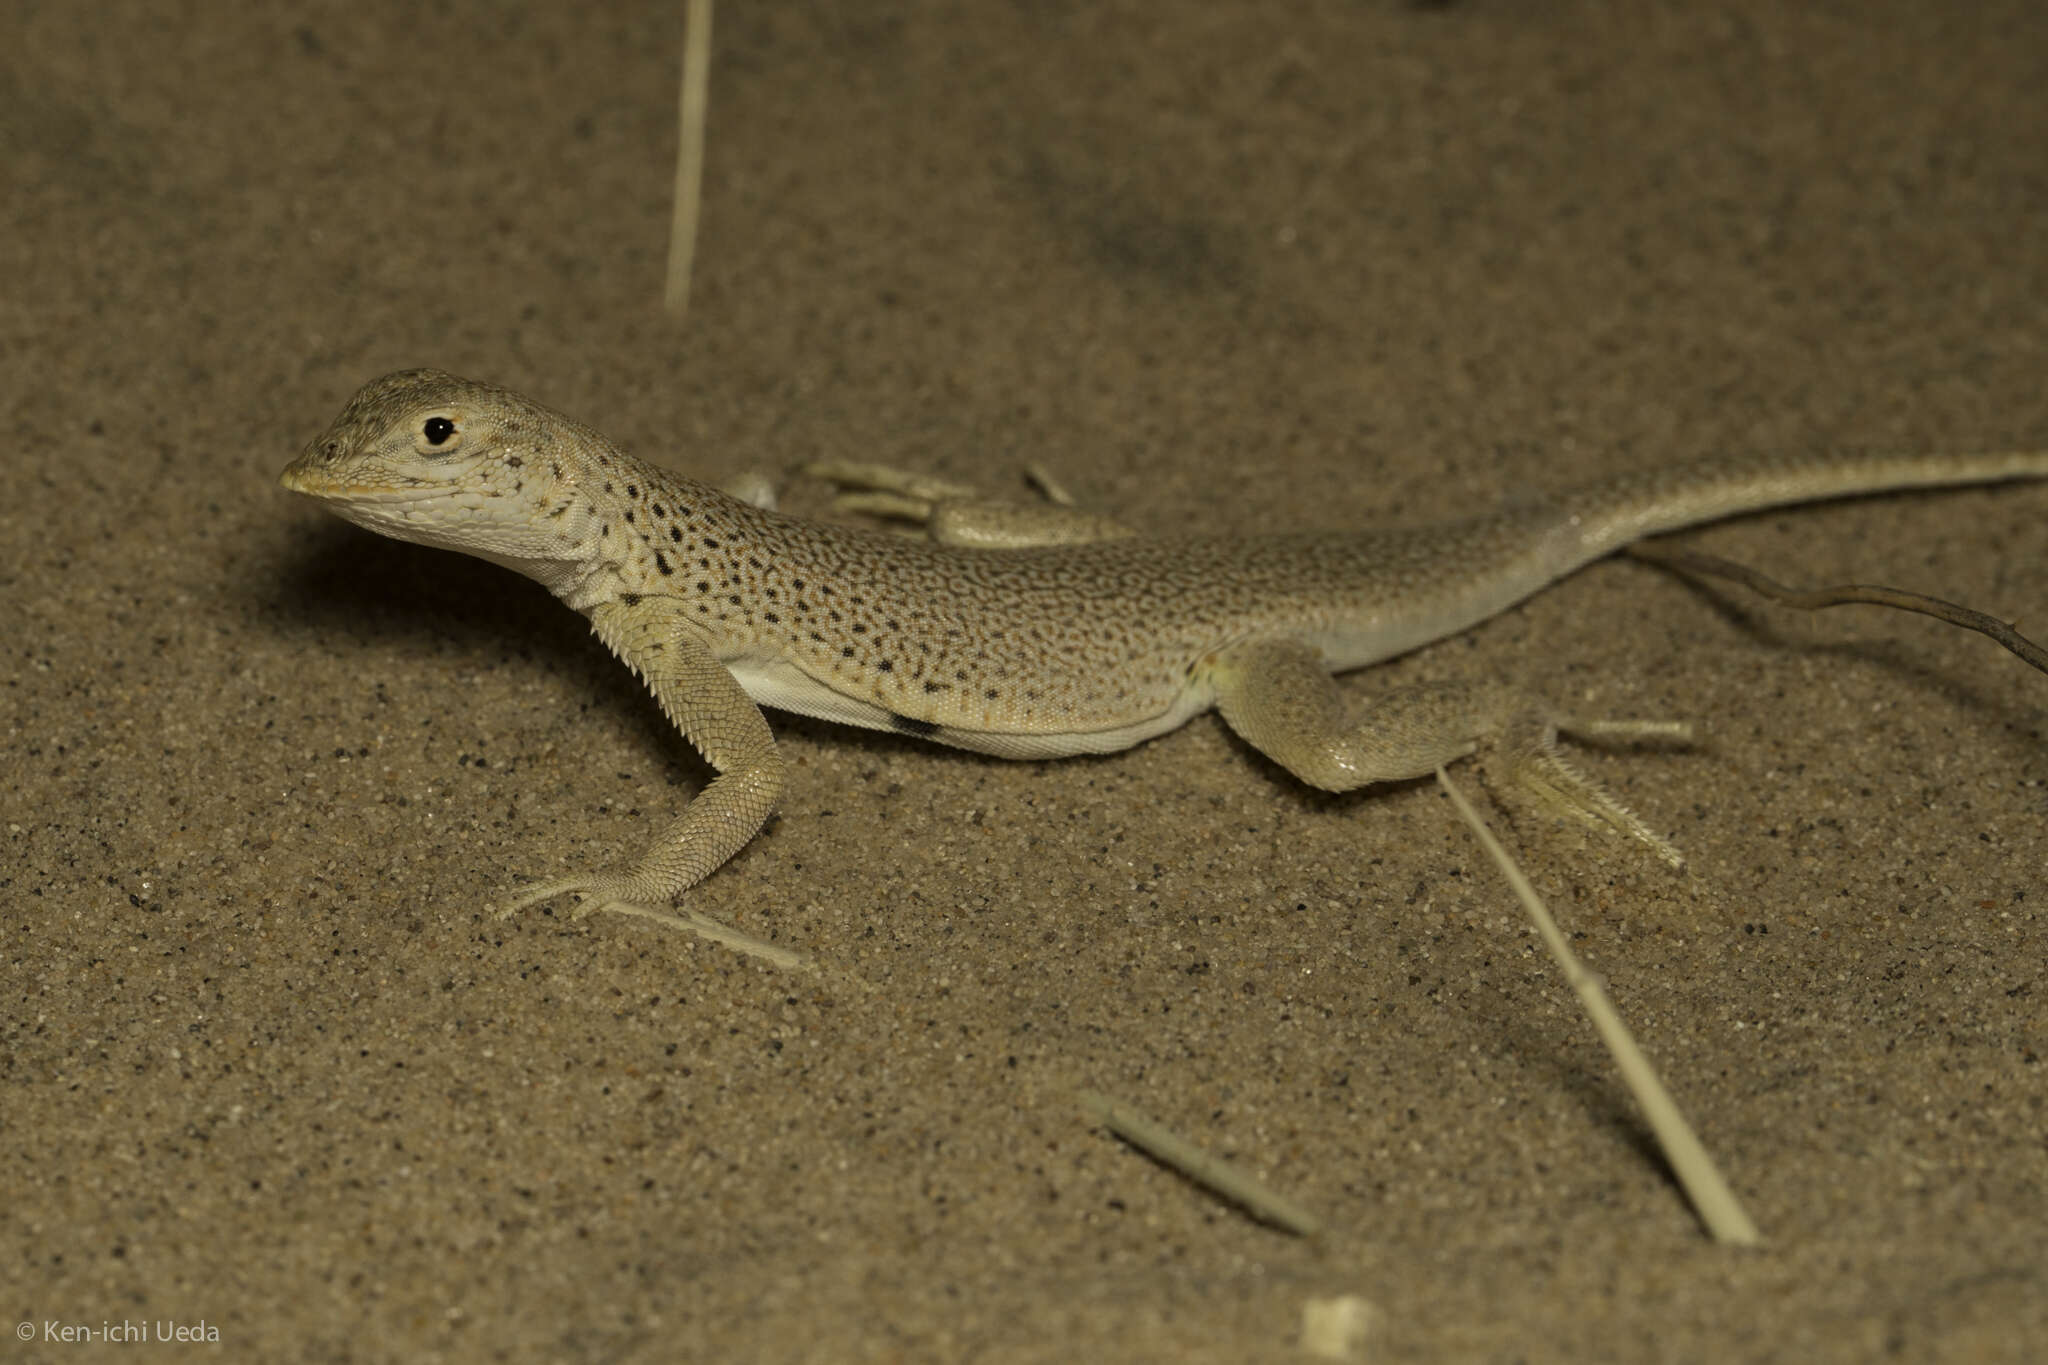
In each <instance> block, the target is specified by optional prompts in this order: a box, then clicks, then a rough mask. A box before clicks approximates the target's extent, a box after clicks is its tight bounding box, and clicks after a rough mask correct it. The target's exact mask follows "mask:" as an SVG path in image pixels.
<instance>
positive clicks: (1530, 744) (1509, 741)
mask: <svg viewBox="0 0 2048 1365" xmlns="http://www.w3.org/2000/svg"><path fill="white" fill-rule="evenodd" d="M1207 674H1208V681H1209V684H1210V685H1211V686H1212V687H1214V688H1215V690H1216V709H1217V710H1218V711H1219V712H1221V713H1222V715H1223V720H1224V722H1225V723H1226V724H1227V725H1229V726H1230V728H1231V729H1233V730H1235V731H1236V732H1237V733H1238V734H1239V735H1240V736H1242V737H1243V739H1244V741H1245V742H1246V743H1247V744H1250V745H1251V746H1252V747H1253V748H1254V749H1257V750H1258V751H1259V752H1260V753H1262V754H1264V755H1266V757H1268V758H1270V759H1272V760H1273V761H1274V762H1276V763H1278V764H1279V765H1280V766H1281V767H1283V768H1285V769H1287V771H1289V772H1291V773H1293V774H1294V775H1295V776H1296V777H1298V778H1300V779H1301V780H1302V781H1303V782H1306V783H1308V784H1309V785H1310V786H1312V787H1320V788H1322V789H1323V790H1324V791H1351V790H1353V789H1354V788H1357V787H1363V786H1366V785H1368V784H1370V783H1373V782H1398V781H1401V780H1403V779H1405V778H1415V777H1427V776H1428V775H1429V774H1430V773H1432V772H1434V771H1436V769H1437V768H1439V767H1441V766H1443V765H1444V764H1446V763H1450V762H1452V761H1453V760H1455V759H1460V758H1463V757H1465V756H1466V755H1468V754H1470V753H1472V751H1473V750H1475V749H1476V748H1478V747H1479V745H1480V743H1481V742H1482V741H1487V740H1499V741H1502V742H1503V747H1504V748H1505V749H1506V750H1507V752H1508V755H1509V758H1510V760H1511V766H1512V770H1513V773H1514V777H1515V781H1516V783H1517V785H1519V786H1521V787H1522V788H1523V789H1524V790H1525V791H1527V792H1529V793H1530V794H1531V795H1532V796H1535V797H1537V798H1538V799H1539V800H1541V801H1542V802H1543V803H1544V804H1546V805H1549V806H1552V807H1554V808H1557V809H1559V810H1561V811H1562V812H1563V813H1564V814H1567V815H1570V816H1572V817H1573V818H1575V819H1577V820H1581V821H1583V822H1585V823H1587V824H1591V825H1596V826H1599V827H1601V828H1604V829H1607V830H1609V831H1611V832H1614V833H1618V834H1623V835H1626V836H1628V837H1629V838H1632V839H1635V840H1637V841H1639V842H1641V843H1643V844H1645V845H1647V846H1648V847H1649V848H1650V849H1651V851H1653V852H1654V853H1656V855H1657V856H1658V857H1659V858H1661V859H1663V860H1664V861H1665V862H1667V863H1669V864H1671V865H1672V866H1673V867H1677V866H1680V865H1682V864H1683V862H1684V859H1683V858H1682V857H1681V856H1680V854H1679V852H1678V850H1677V849H1676V848H1674V847H1673V846H1672V845H1671V843H1670V841H1669V840H1667V839H1665V838H1663V837H1662V836H1661V835H1659V834H1658V833H1657V832H1656V831H1654V830H1652V829H1651V828H1650V827H1649V826H1648V825H1647V824H1645V823H1644V822H1643V820H1642V818H1641V817H1639V816H1638V815H1636V813H1635V812H1634V811H1632V810H1630V809H1629V808H1628V807H1627V806H1625V805H1623V804H1622V802H1621V800H1620V798H1618V797H1616V796H1615V795H1614V794H1613V793H1611V792H1609V791H1608V790H1607V789H1606V788H1605V787H1603V786H1601V785H1600V784H1599V783H1598V782H1596V781H1594V780H1593V778H1592V777H1590V776H1588V775H1587V774H1585V773H1583V772H1581V771H1580V770H1579V769H1578V768H1577V767H1576V766H1574V765H1573V764H1572V763H1571V762H1570V760H1568V759H1567V758H1566V757H1565V756H1564V754H1563V753H1562V752H1561V751H1560V749H1559V748H1558V743H1557V736H1558V733H1559V732H1560V731H1563V732H1565V733H1568V734H1574V735H1578V736H1580V737H1582V738H1588V739H1623V740H1653V741H1660V742H1666V743H1685V742H1688V741H1689V740H1690V739H1691V737H1692V732H1691V730H1690V728H1689V727H1687V726H1686V725H1684V724H1683V723H1682V722H1676V721H1640V720H1611V721H1608V720H1576V719H1573V718H1569V717H1565V716H1560V715H1558V714H1557V713H1555V712H1553V711H1551V710H1550V709H1549V708H1547V707H1545V706H1543V705H1541V704H1540V703H1537V702H1534V701H1532V700H1530V699H1529V698H1527V697H1523V696H1519V695H1517V694H1516V693H1515V692H1514V691H1512V690H1511V689H1508V688H1505V687H1500V686H1496V685H1491V684H1449V685H1444V686H1438V687H1418V688H1410V689H1407V690H1405V691H1401V692H1396V693H1393V694H1391V695H1389V696H1386V697H1382V698H1380V699H1379V701H1378V702H1377V703H1376V704H1375V705H1374V706H1373V709H1372V712H1371V714H1370V715H1369V716H1367V717H1364V718H1359V717H1355V716H1353V715H1352V714H1351V708H1350V707H1349V705H1348V704H1347V702H1346V698H1345V696H1344V693H1343V691H1342V690H1341V689H1339V688H1338V686H1337V684H1336V682H1335V680H1334V679H1332V678H1331V677H1330V675H1329V672H1328V671H1327V670H1326V669H1325V668H1324V667H1323V663H1322V660H1321V659H1320V657H1318V655H1317V654H1316V652H1315V650H1313V649H1311V648H1309V647H1308V646H1307V645H1305V644H1302V643H1301V642H1299V641H1296V640H1260V641H1253V642H1249V643H1246V644H1242V645H1236V646H1233V647H1231V648H1229V649H1227V650H1222V651H1220V652H1218V654H1217V655H1216V657H1215V658H1214V659H1212V660H1211V661H1210V663H1209V665H1208V669H1207Z"/></svg>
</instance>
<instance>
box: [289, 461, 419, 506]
mask: <svg viewBox="0 0 2048 1365" xmlns="http://www.w3.org/2000/svg"><path fill="white" fill-rule="evenodd" d="M277 481H278V483H280V484H282V485H283V486H284V487H285V488H287V489H289V490H291V491H292V492H294V493H304V494H305V495H306V496H307V497H309V498H327V499H331V500H335V501H345V502H418V501H419V500H420V499H421V498H431V497H434V496H435V495H436V494H437V493H439V492H440V491H441V490H439V489H435V488H393V487H392V486H391V485H390V484H370V483H343V482H341V481H339V480H337V479H330V478H324V477H322V476H321V475H320V474H317V473H315V472H314V471H312V470H310V469H301V468H299V467H298V466H297V465H295V464H294V465H287V466H285V471H284V473H282V474H280V475H278V476H277Z"/></svg>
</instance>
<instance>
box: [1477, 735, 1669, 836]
mask: <svg viewBox="0 0 2048 1365" xmlns="http://www.w3.org/2000/svg"><path fill="white" fill-rule="evenodd" d="M1560 733H1565V734H1570V735H1575V736H1577V737H1579V738H1581V739H1589V740H1594V741H1596V742H1606V741H1620V742H1622V743H1631V744H1641V743H1653V744H1679V745H1683V744H1690V743H1692V727H1691V726H1690V725H1688V724H1686V723H1685V722H1684V721H1659V720H1577V719H1567V718H1563V717H1558V716H1551V715H1545V714H1542V713H1540V712H1534V711H1531V712H1525V713H1523V714H1522V715H1519V716H1517V717H1516V718H1515V719H1514V720H1513V721H1511V722H1510V723H1509V725H1508V727H1507V729H1506V731H1505V733H1504V734H1503V736H1502V748H1503V750H1504V751H1505V752H1506V753H1507V755H1508V756H1509V759H1510V763H1511V770H1512V772H1513V775H1514V781H1515V785H1516V786H1517V787H1519V788H1520V789H1521V790H1522V791H1523V792H1524V793H1526V794H1527V795H1529V796H1530V797H1531V798H1533V799H1534V800H1535V801H1536V802H1537V803H1538V804H1539V805H1542V806H1544V807H1546V808H1548V809H1550V810H1552V811H1555V812H1557V813H1558V814H1561V815H1565V816H1569V817H1570V818H1572V819H1574V820H1577V821H1579V822H1580V823H1582V824H1586V825H1590V826H1593V827H1594V828H1596V829H1603V830H1606V831H1607V832H1608V833H1610V834H1619V835H1621V836H1623V837H1624V838H1628V839H1631V840H1634V841H1635V842H1636V843H1638V844H1641V845H1643V846H1644V847H1646V848H1648V849H1649V850H1650V851H1651V852H1652V853H1654V854H1656V855H1657V857H1658V858H1659V859H1661V860H1662V861H1663V862H1664V863H1666V864H1668V865H1669V866H1670V867H1672V868H1674V869H1677V868H1682V867H1684V866H1685V855H1684V854H1683V853H1680V852H1679V851H1678V847H1677V845H1675V844H1673V843H1672V842H1671V841H1670V840H1669V839H1666V838H1665V837H1664V836H1663V835H1661V834H1659V833H1657V832H1656V831H1655V830H1653V829H1651V828H1650V826H1649V824H1648V823H1647V822H1645V821H1644V819H1643V818H1642V817H1641V816H1640V815H1637V814H1636V813H1635V812H1634V811H1633V810H1630V809H1629V808H1628V806H1627V805H1626V804H1624V803H1623V802H1622V800H1621V798H1620V797H1618V796H1616V795H1615V794H1614V793H1613V792H1611V791H1609V790H1608V789H1607V788H1606V787H1605V786H1604V785H1602V784H1601V783H1600V781H1599V780H1598V779H1596V778H1594V777H1593V776H1592V775H1591V774H1589V773H1587V772H1585V771H1584V770H1583V769H1581V768H1580V767H1579V766H1578V765H1577V764H1575V763H1573V762H1572V761H1571V760H1570V759H1569V758H1567V757H1565V754H1564V751H1563V749H1562V748H1561V747H1560V746H1559V744H1558V735H1559V734H1560Z"/></svg>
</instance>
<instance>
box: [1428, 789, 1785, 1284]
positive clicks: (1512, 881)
mask: <svg viewBox="0 0 2048 1365" xmlns="http://www.w3.org/2000/svg"><path fill="white" fill-rule="evenodd" d="M1436 780H1437V782H1438V783H1439V784H1441V785H1442V787H1443V789H1444V791H1445V793H1446V794H1448V795H1449V796H1450V798H1451V803H1452V804H1453V805H1455V806H1456V807H1457V808H1458V814H1460V815H1462V816H1464V817H1465V823H1466V824H1468V825H1470V826H1472V833H1473V834H1474V835H1475V836H1476V837H1477V838H1478V840H1479V843H1480V846H1481V847H1483V848H1484V849H1485V850H1486V852H1487V856H1489V857H1491V858H1492V859H1493V861H1494V863H1495V865H1497V866H1498V867H1499V868H1500V871H1501V875H1502V876H1503V877H1506V878H1507V881H1508V885H1509V886H1510V887H1512V888H1513V889H1514V893H1515V895H1516V897H1517V898H1519V899H1520V900H1521V902H1522V908H1523V909H1525V910H1527V911H1528V912H1529V918H1530V919H1532V920H1534V921H1535V923H1536V932H1537V934H1539V935H1540V936H1541V937H1542V939H1543V943H1544V946H1545V947H1547V948H1549V949H1550V955H1551V957H1553V958H1555V959H1556V961H1557V965H1558V966H1559V968H1561V969H1562V970H1563V972H1564V975H1565V980H1567V981H1569V982H1570V983H1571V987H1572V990H1573V991H1575V992H1577V994H1578V997H1579V1004H1580V1006H1581V1007H1582V1008H1583V1009H1584V1010H1585V1011H1586V1013H1587V1015H1588V1016H1590V1017H1591V1018H1592V1020H1593V1027H1594V1028H1595V1029H1597V1030H1598V1031H1599V1033H1600V1041H1601V1042H1603V1043H1605V1044H1606V1045H1607V1051H1608V1053H1609V1054H1610V1055H1612V1056H1613V1058H1614V1064H1615V1067H1616V1068H1617V1069H1618V1070H1619V1071H1620V1072H1621V1079H1622V1082H1623V1083H1624V1084H1625V1085H1627V1086H1628V1088H1629V1093H1630V1094H1632V1095H1634V1096H1635V1097H1636V1103H1637V1104H1638V1105H1640V1106H1641V1107H1642V1111H1643V1117H1644V1118H1645V1119H1647V1120H1649V1124H1650V1131H1651V1132H1653V1133H1655V1134H1656V1136H1657V1142H1658V1145H1659V1146H1661V1147H1663V1149H1664V1159H1665V1160H1666V1161H1668V1162H1670V1163H1671V1170H1672V1173H1673V1174H1675V1175H1676V1176H1677V1177H1678V1183H1679V1184H1680V1185H1681V1186H1683V1187H1684V1188H1685V1194H1686V1197H1687V1198H1688V1199H1690V1200H1692V1206H1693V1208H1694V1210H1695V1211H1697V1212H1698V1214H1699V1216H1700V1221H1701V1222H1703V1223H1705V1224H1706V1225H1707V1232H1708V1234H1709V1235H1711V1236H1712V1237H1713V1239H1714V1240H1715V1241H1717V1242H1731V1243H1733V1244H1735V1245H1736V1246H1755V1245H1756V1244H1757V1242H1758V1241H1759V1240H1760V1238H1759V1234H1758V1232H1757V1229H1756V1224H1755V1223H1752V1222H1751V1221H1750V1219H1749V1215H1748V1214H1747V1213H1745V1212H1743V1209H1742V1204H1741V1201H1739V1200H1737V1199H1736V1197H1735V1192H1734V1191H1733V1190H1732V1189H1730V1188H1729V1187H1728V1182H1727V1181H1726V1180H1724V1179H1722V1177H1721V1172H1720V1169H1719V1168H1718V1167H1716V1166H1715V1165H1714V1159H1713V1158H1712V1157H1711V1156H1708V1155H1707V1149H1706V1147H1705V1146H1704V1145H1702V1144H1701V1142H1700V1140H1699V1137H1698V1135H1697V1134H1695V1133H1694V1132H1693V1130H1692V1125H1690V1124H1688V1123H1687V1122H1686V1121H1685V1115H1684V1114H1682V1113H1680V1112H1679V1109H1678V1103H1677V1101H1675V1100H1673V1099H1672V1098H1671V1092H1670V1091H1669V1090H1666V1089H1665V1088H1664V1082H1663V1081H1662V1080H1660V1079H1658V1076H1657V1072H1656V1069H1655V1068H1654V1067H1652V1066H1651V1065H1650V1059H1649V1058H1647V1057H1645V1056H1644V1055H1643V1052H1642V1049H1641V1048H1639V1047H1637V1046H1636V1040H1635V1038H1634V1036H1633V1035H1631V1034H1630V1033H1629V1031H1628V1025H1626V1024H1624V1023H1622V1022H1621V1015H1620V1014H1619V1013H1618V1012H1617V1011H1616V1010H1615V1008H1614V1002H1613V1001H1612V1000H1610V999H1608V998H1607V990H1606V988H1605V987H1604V986H1602V985H1601V984H1600V978H1599V977H1597V976H1595V975H1593V973H1591V972H1589V971H1587V970H1586V969H1585V968H1584V967H1583V966H1581V965H1580V963H1579V960H1578V958H1576V957H1575V956H1573V955H1572V950H1571V948H1570V946H1569V945H1568V944H1566V942H1565V937H1564V934H1563V933H1562V932H1560V931H1559V929H1558V927H1557V921H1556V920H1554V919H1552V918H1551V917H1550V911H1549V910H1548V909H1547V908H1546V907H1545V906H1544V904H1543V899H1542V897H1540V896H1538V895H1537V894H1536V888H1535V887H1533V886H1531V885H1530V884H1529V879H1528V878H1527V877H1525V876H1523V875H1522V869H1521V868H1520V867H1518V866H1517V865H1516V863H1515V860H1514V859H1513V858H1511V857H1510V856H1508V851H1507V850H1506V849H1504V848H1502V847H1501V846H1500V841H1499V840H1498V839H1495V838H1494V837H1493V831H1491V830H1489V829H1488V828H1487V827H1486V822H1485V821H1483V820H1481V819H1480V818H1479V812H1478V811H1476V810H1474V809H1472V803H1471V802H1469V801H1467V800H1466V799H1465V794H1464V793H1463V792H1461V791H1459V790H1458V789H1457V788H1456V787H1455V786H1453V785H1451V779H1450V777H1449V776H1448V775H1447V774H1445V772H1444V770H1443V769H1442V768H1438V769H1437V770H1436Z"/></svg>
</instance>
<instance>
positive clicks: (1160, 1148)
mask: <svg viewBox="0 0 2048 1365" xmlns="http://www.w3.org/2000/svg"><path fill="white" fill-rule="evenodd" d="M1078 1098H1079V1099H1080V1101H1081V1107H1082V1108H1083V1109H1084V1110H1086V1111H1087V1112H1088V1116H1089V1117H1090V1118H1092V1119H1094V1120H1095V1121H1096V1122H1097V1123H1099V1124H1101V1125H1102V1126H1103V1127H1105V1128H1107V1129H1109V1131H1110V1132H1112V1133H1115V1134H1116V1135H1117V1136H1118V1137H1120V1138H1122V1139H1123V1140H1124V1141H1125V1142H1128V1143H1130V1144H1131V1145H1132V1146H1133V1147H1136V1148H1137V1149H1138V1150H1139V1151H1141V1152H1144V1153H1145V1154H1146V1155H1147V1156H1150V1157H1152V1158H1153V1159H1154V1160H1156V1161H1159V1162H1163V1163H1164V1164H1166V1165H1168V1166H1171V1167H1173V1169H1174V1170H1176V1171H1179V1172H1180V1173H1181V1174H1182V1175H1184V1176H1186V1177H1187V1178H1188V1179H1190V1180H1192V1181H1194V1182H1195V1183H1196V1184H1197V1185H1201V1186H1203V1187H1204V1188H1206V1189H1209V1190H1212V1191H1214V1192H1215V1193H1217V1194H1220V1195H1222V1196H1223V1197H1224V1198H1225V1199H1228V1200H1230V1201H1231V1202H1233V1203H1235V1204H1238V1205H1240V1206H1242V1207H1243V1208H1244V1209H1245V1210H1246V1211H1247V1212H1249V1213H1250V1214H1251V1215H1252V1216H1253V1217H1254V1218H1257V1219H1260V1220H1261V1221H1263V1222H1267V1223H1271V1224H1272V1225H1273V1226H1274V1227H1276V1228H1280V1229H1282V1230H1284V1231H1287V1232H1292V1233H1297V1234H1299V1235H1300V1236H1303V1237H1313V1236H1314V1235H1315V1233H1316V1230H1317V1228H1319V1227H1320V1226H1321V1224H1320V1223H1318V1222H1317V1221H1316V1216H1315V1215H1314V1214H1312V1213H1310V1212H1309V1211H1308V1210H1306V1209H1304V1208H1302V1207H1301V1205H1299V1204H1297V1203H1295V1202H1294V1201H1293V1200H1291V1199H1289V1198H1287V1197H1286V1196H1285V1195H1278V1194H1275V1193H1273V1191H1271V1190H1269V1189H1267V1188H1266V1187H1265V1186H1264V1185H1261V1184H1260V1183H1259V1182H1258V1181H1257V1180H1255V1179H1253V1178H1252V1177H1251V1176H1249V1175H1246V1174H1245V1173H1244V1172H1243V1171H1240V1170H1238V1169H1237V1168H1236V1167H1235V1166H1232V1165H1231V1164H1230V1163H1229V1162H1227V1161H1225V1160H1224V1159H1223V1158H1222V1157H1220V1156H1212V1155H1210V1154H1209V1153H1208V1152H1205V1151H1203V1150H1202V1149H1201V1148H1200V1147H1198V1146H1196V1145H1195V1144H1194V1143H1192V1142H1190V1141H1188V1140H1187V1139H1186V1138H1184V1137H1182V1136H1181V1135H1180V1134H1178V1133H1176V1132H1174V1131H1173V1130H1172V1129H1170V1128H1167V1127H1165V1126H1164V1125H1162V1124H1160V1123H1157V1122H1155V1121H1154V1120H1152V1119H1148V1118H1146V1117H1145V1116H1144V1115H1143V1114H1141V1113H1139V1112H1138V1111H1137V1110H1135V1109H1133V1108H1131V1107H1130V1106H1129V1105H1127V1104H1122V1103H1119V1102H1118V1101H1116V1100H1113V1099H1111V1098H1109V1096H1107V1095H1104V1094H1101V1093H1099V1092H1097V1091H1094V1090H1083V1091H1081V1092H1079V1095H1078Z"/></svg>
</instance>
